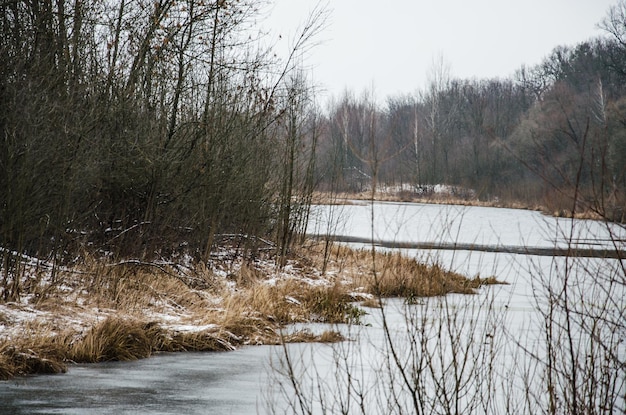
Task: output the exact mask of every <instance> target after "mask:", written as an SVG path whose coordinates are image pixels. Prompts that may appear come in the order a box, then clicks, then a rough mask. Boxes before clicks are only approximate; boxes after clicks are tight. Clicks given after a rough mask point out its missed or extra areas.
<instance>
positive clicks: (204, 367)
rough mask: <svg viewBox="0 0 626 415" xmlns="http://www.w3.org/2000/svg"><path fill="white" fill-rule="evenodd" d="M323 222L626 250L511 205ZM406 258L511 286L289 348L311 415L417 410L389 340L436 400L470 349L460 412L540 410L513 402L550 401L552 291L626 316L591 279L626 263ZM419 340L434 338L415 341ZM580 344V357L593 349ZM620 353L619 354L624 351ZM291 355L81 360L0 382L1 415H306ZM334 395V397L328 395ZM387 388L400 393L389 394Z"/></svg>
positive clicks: (445, 255)
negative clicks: (556, 288)
mask: <svg viewBox="0 0 626 415" xmlns="http://www.w3.org/2000/svg"><path fill="white" fill-rule="evenodd" d="M372 209H373V210H372ZM313 213H314V214H313V216H312V217H311V221H310V226H309V232H310V233H314V234H332V235H346V236H353V237H358V238H372V237H373V238H374V239H375V240H387V241H402V242H433V241H434V242H445V243H455V242H456V243H474V244H481V245H494V246H497V245H506V246H532V247H544V248H545V247H555V246H558V247H567V246H568V244H574V245H576V246H585V247H593V248H595V247H603V248H606V247H611V246H613V247H615V246H614V245H613V244H614V243H616V244H618V245H619V246H618V248H619V249H624V242H623V241H624V240H625V239H626V233H625V232H624V230H623V228H620V227H617V226H610V227H608V226H606V225H604V224H602V223H600V222H595V221H571V220H566V219H555V218H551V217H546V216H543V215H541V214H540V213H537V212H533V211H524V210H512V209H495V208H482V207H460V206H446V205H423V204H397V203H375V204H374V205H369V204H367V203H362V202H356V203H355V204H353V205H342V206H318V207H315V208H314V211H313ZM372 219H373V221H372ZM612 241H613V242H612ZM615 241H617V242H615ZM403 251H404V252H405V253H406V254H407V255H412V256H416V257H418V258H420V259H422V260H425V261H430V262H437V263H440V264H442V265H444V266H445V267H446V268H449V269H452V270H455V271H458V272H461V273H463V274H465V275H467V276H470V277H473V276H475V275H480V276H482V277H487V276H490V275H495V276H497V277H498V279H500V280H502V281H505V282H507V283H508V284H507V285H497V286H491V287H485V288H483V289H481V291H480V293H479V294H478V295H477V296H463V295H451V296H447V297H446V298H445V299H441V298H439V299H431V300H424V301H421V302H418V303H417V304H414V305H406V304H404V303H403V302H402V301H400V300H389V301H388V302H387V306H386V308H385V314H384V317H385V319H384V320H383V316H382V315H381V314H380V312H379V311H377V310H371V313H370V315H369V316H368V317H367V319H368V320H367V322H368V323H369V325H367V326H359V327H345V326H342V327H339V329H340V330H342V331H344V332H345V333H346V334H347V335H348V336H349V337H350V338H352V339H353V341H351V342H344V343H341V344H339V345H335V346H329V345H289V346H288V347H287V351H288V352H289V356H291V357H292V358H293V359H292V360H293V362H295V363H294V365H293V366H294V367H293V368H292V369H293V370H294V374H295V375H296V377H297V381H298V382H297V383H296V384H295V387H296V388H297V387H298V385H299V386H300V387H302V388H303V390H302V391H301V395H302V396H303V397H304V405H305V406H306V404H307V399H310V402H309V405H310V408H311V409H312V411H313V412H314V413H319V412H321V410H322V407H325V408H326V409H330V411H329V412H331V413H335V412H341V411H344V412H348V413H361V412H362V411H361V410H360V409H359V402H358V399H356V396H367V398H364V399H366V401H367V402H366V404H367V411H366V413H381V414H382V413H389V412H387V410H388V409H389V408H386V409H385V407H384V405H383V406H381V404H382V403H383V402H385V401H386V400H388V399H390V398H394V399H396V401H397V404H398V406H403V407H404V412H405V413H406V411H409V413H410V412H411V411H410V410H409V409H410V408H411V402H408V401H405V400H407V399H408V400H409V401H410V399H409V398H408V396H409V395H411V394H410V393H409V394H407V393H406V385H405V384H404V383H403V381H402V370H400V371H398V368H397V367H395V366H396V365H395V364H394V362H391V361H390V360H389V347H390V344H391V346H395V347H396V348H397V350H398V353H399V356H400V360H401V361H403V362H404V363H405V364H406V365H407V367H413V369H414V370H413V375H415V374H416V373H424V375H423V376H422V375H420V376H421V377H419V378H416V379H415V385H416V386H419V387H420V388H423V391H424V395H426V394H427V393H426V391H428V394H432V395H433V396H435V395H436V394H437V393H443V394H444V395H446V396H447V394H448V392H446V390H447V389H446V388H445V387H444V388H443V389H442V390H443V392H437V391H438V390H439V389H437V388H441V387H442V386H441V385H438V384H437V382H436V374H437V373H439V374H440V375H443V376H448V375H450V372H448V370H450V367H452V366H451V365H452V360H451V356H455V355H456V354H457V353H459V352H460V351H463V352H464V353H465V356H466V357H467V358H468V359H467V360H468V361H470V358H471V364H468V365H466V366H465V367H464V368H463V370H462V371H458V370H455V371H454V373H455V374H456V375H455V376H452V377H453V378H454V379H453V381H450V380H449V379H448V380H447V381H446V382H448V383H449V382H452V383H454V382H456V384H457V385H460V384H462V385H464V386H463V388H462V390H461V391H458V392H459V393H462V396H461V394H459V393H457V395H454V393H452V392H450V393H451V395H450V397H451V398H454V397H455V396H456V399H457V404H461V405H463V406H462V408H465V409H468V408H469V409H468V410H465V411H463V412H464V413H470V412H474V413H486V412H488V413H507V412H508V413H524V412H526V413H531V411H532V410H533V409H537V408H538V407H541V406H542V405H546V404H547V401H546V399H547V398H546V397H545V396H543V397H542V396H537V397H534V398H533V399H535V402H534V404H533V403H532V402H531V403H526V404H523V403H522V404H519V405H518V406H513V405H512V404H513V403H514V400H515V399H517V398H516V396H519V391H520V390H526V391H528V390H529V387H530V386H532V383H537V390H533V391H532V392H533V393H536V394H539V395H540V394H541V387H540V386H541V385H540V382H532V381H529V379H528V377H529V376H530V374H531V373H534V376H538V377H540V376H541V369H542V364H541V359H539V361H537V359H533V358H530V357H529V353H535V354H541V353H545V350H546V347H545V346H544V345H543V344H542V342H541V336H542V335H543V334H545V333H544V332H543V328H544V327H545V324H544V323H545V321H544V320H545V319H543V317H544V316H545V313H543V310H544V309H545V308H544V307H546V306H547V305H548V302H547V298H548V297H546V296H545V295H544V294H543V291H545V290H548V291H550V290H551V287H552V285H551V284H556V283H558V282H559V281H561V278H562V275H566V276H569V277H567V278H569V280H568V281H570V280H571V282H572V283H575V285H572V290H575V292H574V293H575V295H576V298H577V301H578V303H577V304H574V305H573V307H574V308H576V307H592V306H594V304H608V309H607V310H605V314H604V317H603V318H605V319H606V318H608V317H607V316H609V317H610V316H611V315H613V314H617V316H618V317H616V318H619V317H620V315H623V313H624V309H625V308H626V307H625V305H626V293H625V292H624V282H623V281H622V282H621V283H619V284H617V285H616V288H615V287H613V288H611V289H610V290H609V289H600V290H599V289H598V285H597V280H595V279H594V280H590V279H589V278H587V277H588V276H589V275H593V276H594V277H597V278H601V279H604V278H606V279H607V281H608V280H611V279H612V280H615V279H616V277H621V278H623V265H624V264H623V263H620V261H619V260H612V259H601V258H577V259H575V260H574V259H571V258H552V257H540V256H532V255H519V254H511V253H493V252H472V251H460V250H457V251H451V250H415V249H405V250H403ZM566 282H567V281H566ZM550 292H551V291H550ZM588 304H592V305H591V306H588ZM594 307H595V306H594ZM605 308H606V307H605ZM585 310H588V309H587V308H585ZM589 310H591V309H589ZM611 313H613V314H611ZM620 313H622V314H620ZM554 315H555V316H557V317H556V318H555V319H554V321H557V320H558V318H560V317H558V313H555V314H554ZM611 318H613V317H611ZM442 320H446V321H448V322H449V321H453V322H454V324H453V328H454V327H456V328H455V329H454V330H452V332H449V333H448V334H447V336H448V337H447V338H445V337H444V338H441V333H442V332H445V331H446V330H444V328H445V327H444V326H441V325H438V324H439V322H441V321H442ZM476 322H480V324H476ZM418 323H419V324H418ZM571 323H574V324H579V323H580V321H572V322H571ZM384 325H387V327H388V330H387V331H388V332H391V333H393V337H392V338H387V337H386V335H385V331H384V330H383V326H384ZM581 327H582V326H581ZM313 328H314V329H318V328H319V329H320V330H321V329H323V328H322V327H317V326H314V327H313ZM622 328H623V327H622ZM455 330H456V331H455ZM448 331H450V330H449V327H448ZM554 333H555V334H558V335H559V336H561V335H563V332H562V330H561V331H558V332H557V331H556V329H555V332H554ZM570 333H574V337H575V339H574V340H575V341H577V342H578V343H579V344H582V343H584V340H585V339H584V335H583V334H580V333H579V332H578V331H576V330H570ZM418 338H420V339H421V338H424V339H427V340H423V341H422V340H420V341H419V342H415V341H414V339H418ZM454 338H457V339H471V340H472V343H468V342H467V340H461V341H459V342H458V344H457V343H456V342H455V340H454ZM562 340H563V341H565V340H566V339H565V338H564V339H562ZM570 340H571V336H570ZM470 345H471V347H470ZM455 347H459V349H458V350H457V349H455ZM580 347H582V349H581V350H582V352H581V353H584V352H585V350H586V349H585V347H586V346H585V345H584V344H582V345H581V346H580ZM420 348H421V349H420ZM416 349H419V350H421V352H420V353H421V354H419V356H423V355H429V358H428V359H426V360H424V359H422V358H419V359H418V358H416V356H418V355H414V353H416ZM522 349H524V350H526V351H522ZM614 353H617V354H618V355H619V356H620V357H621V358H623V357H624V347H623V345H622V346H619V347H617V348H616V349H615V350H614ZM284 356H285V353H284V351H283V350H282V348H280V347H248V348H243V349H241V350H238V351H235V352H228V353H204V354H202V353H190V354H187V353H183V354H163V355H158V356H155V357H153V358H150V359H146V360H140V361H136V362H130V363H128V362H125V363H106V364H96V365H75V366H71V367H70V368H69V372H68V373H67V374H64V375H59V376H36V377H29V378H22V379H16V380H12V381H6V382H0V414H27V413H28V414H36V413H39V414H61V413H62V414H74V413H76V414H78V413H80V414H101V413H102V414H104V413H118V414H133V413H150V414H182V413H184V414H201V413H202V414H205V413H220V414H251V413H272V412H275V413H292V412H297V411H296V409H298V408H300V406H299V405H301V404H302V403H301V402H300V403H298V404H297V405H296V407H295V408H291V407H289V404H290V399H291V398H292V395H293V388H294V384H293V383H290V382H289V379H288V377H285V376H282V375H281V374H280V370H281V369H284V365H283V363H284ZM576 358H578V356H576ZM416 361H419V362H417V363H416ZM281 362H282V363H281ZM416 365H417V366H416ZM420 365H422V366H420ZM272 368H273V369H272ZM352 371H354V373H350V372H352ZM533 371H534V372H533ZM348 373H350V376H347V374H348ZM428 373H430V375H427V374H428ZM616 375H617V376H621V377H622V380H621V383H620V382H615V383H616V384H617V388H618V392H619V393H621V396H622V397H623V396H624V394H625V393H626V387H625V385H624V381H625V380H624V379H623V378H624V370H623V369H622V371H621V372H619V373H616ZM524 376H526V379H525V378H524ZM488 378H492V379H495V380H497V382H498V384H497V385H496V384H495V383H490V382H491V381H487V379H488ZM531 380H532V379H531ZM613 380H615V379H613ZM618 380H619V379H618ZM494 382H495V381H494ZM529 383H530V384H531V385H530V386H529V385H528V384H529ZM391 386H393V388H392V387H391ZM281 388H282V391H281ZM316 390H317V392H316ZM324 391H326V392H327V393H326V394H323V393H322V392H324ZM350 391H352V392H350ZM390 391H395V392H393V393H396V392H397V394H398V396H395V395H393V394H392V395H389V394H390V393H392V392H390ZM496 391H497V392H496ZM361 392H362V393H361ZM365 392H367V393H365ZM491 393H493V394H494V395H496V396H495V397H494V398H493V399H489V400H488V399H486V398H480V396H481V395H482V396H491V395H490V394H491ZM318 395H319V396H318ZM324 396H325V397H324ZM394 396H395V397H394ZM437 396H439V395H437ZM363 402H365V401H363ZM363 402H361V404H363ZM292 403H293V402H292ZM604 404H605V405H611V406H609V408H610V409H611V411H609V412H606V411H605V413H611V412H612V410H613V409H618V410H617V411H615V412H613V413H622V412H623V411H624V409H623V398H622V400H619V401H617V402H613V401H611V402H605V403H604ZM294 405H295V404H294ZM346 405H347V407H346ZM424 405H425V406H424V408H425V409H424V411H425V413H429V412H431V411H433V412H434V411H435V410H436V409H437V408H439V407H440V406H442V405H443V406H445V405H447V404H446V403H445V402H443V401H442V402H439V403H434V404H432V405H434V406H428V405H431V403H428V402H426V403H424ZM436 405H439V406H436ZM533 405H534V406H533ZM615 405H619V406H620V407H618V408H615ZM346 408H348V410H346ZM426 409H429V412H426Z"/></svg>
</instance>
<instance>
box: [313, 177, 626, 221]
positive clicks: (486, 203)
mask: <svg viewBox="0 0 626 415" xmlns="http://www.w3.org/2000/svg"><path fill="white" fill-rule="evenodd" d="M433 189H434V190H430V191H426V192H421V193H420V192H415V191H407V190H402V189H400V190H399V189H397V188H395V187H391V188H385V187H383V188H382V189H378V190H377V191H376V194H375V195H374V199H373V200H374V201H377V202H398V203H424V204H433V205H458V206H476V207H493V208H503V209H520V210H533V211H537V212H541V213H543V214H544V215H548V216H553V217H557V218H575V219H591V220H609V221H614V222H618V223H624V222H625V221H626V217H624V214H623V210H619V209H618V210H616V211H615V212H613V213H607V216H608V217H606V218H605V217H603V216H602V215H601V214H599V213H598V212H597V211H595V210H594V209H592V208H581V210H580V211H577V212H574V213H573V212H572V211H571V210H568V209H565V208H555V207H549V206H547V205H545V204H540V203H524V202H521V201H514V200H502V199H499V198H494V199H489V200H480V199H478V198H477V197H476V195H475V193H474V192H473V191H471V190H467V189H457V188H455V187H453V186H439V187H436V186H433ZM353 200H361V201H368V200H372V193H371V191H369V190H364V191H362V192H340V193H331V192H316V193H315V194H314V195H313V201H314V203H316V204H349V203H352V202H351V201H353Z"/></svg>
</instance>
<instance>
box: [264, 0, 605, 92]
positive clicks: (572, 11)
mask: <svg viewBox="0 0 626 415" xmlns="http://www.w3.org/2000/svg"><path fill="white" fill-rule="evenodd" d="M616 1H617V0H524V1H520V0H385V1H381V0H377V1H374V0H335V1H323V2H322V4H326V5H327V9H328V12H329V19H328V23H327V27H326V29H325V30H324V31H323V32H322V33H321V34H320V36H319V37H318V40H319V41H321V43H320V44H319V45H318V46H317V47H316V48H315V49H314V50H313V51H312V52H311V53H310V54H309V56H308V58H307V61H306V64H308V65H309V66H310V67H311V71H310V73H311V74H312V77H313V78H314V80H315V82H316V83H317V84H318V85H319V86H320V87H321V88H322V89H323V90H325V91H326V94H325V95H326V97H327V96H328V95H331V94H332V95H335V96H338V95H340V94H341V93H342V91H343V90H344V89H346V88H348V89H349V90H352V91H353V92H356V93H360V92H362V91H364V90H371V89H372V88H373V90H374V92H375V94H376V95H377V97H378V98H379V99H384V98H385V97H387V96H389V95H397V94H401V93H413V92H415V91H417V90H418V89H422V88H424V87H425V86H426V83H427V79H428V72H429V71H430V70H431V69H432V68H433V60H437V59H439V57H442V58H443V61H444V62H445V63H446V64H447V65H448V66H449V69H450V74H451V76H453V77H457V78H463V79H467V78H479V79H482V78H490V77H508V76H510V75H512V74H513V73H514V72H515V70H516V69H518V68H520V66H521V65H522V64H526V65H530V66H532V65H535V64H537V63H540V62H541V60H542V58H544V57H545V56H547V55H548V54H549V53H550V52H551V51H552V49H553V48H554V47H556V46H559V45H571V46H573V45H576V44H577V43H579V42H581V41H584V40H587V39H589V38H592V37H596V36H598V35H601V34H602V31H601V30H599V29H598V28H597V24H598V23H599V22H600V21H601V20H602V18H603V17H604V16H605V15H606V12H607V10H608V8H609V7H610V6H611V5H613V4H615V3H616ZM273 3H274V5H273V6H272V8H271V12H270V15H269V17H268V20H267V24H268V25H270V26H271V28H272V32H273V33H280V34H281V35H282V36H283V39H290V38H292V37H293V34H294V32H295V29H296V27H297V26H298V25H299V24H301V23H302V22H303V21H304V20H305V19H306V17H307V15H308V13H309V11H310V10H311V9H313V7H314V6H315V5H316V4H318V3H319V1H318V0H274V2H273ZM285 42H286V41H285ZM279 46H282V47H283V48H285V47H286V45H284V44H283V45H279ZM322 97H324V95H322Z"/></svg>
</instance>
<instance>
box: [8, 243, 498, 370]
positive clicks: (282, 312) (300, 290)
mask: <svg viewBox="0 0 626 415" xmlns="http://www.w3.org/2000/svg"><path fill="white" fill-rule="evenodd" d="M322 252H323V246H322V244H321V243H316V244H313V245H311V246H308V247H306V248H303V250H302V251H301V252H297V253H294V257H293V258H292V259H291V260H290V269H291V273H284V272H282V271H280V270H277V269H276V268H274V267H272V266H271V262H270V261H267V262H264V263H253V262H247V263H246V262H244V263H242V264H241V265H240V266H239V267H232V266H229V268H228V270H229V271H228V273H226V274H225V273H222V274H221V275H217V274H215V273H214V272H213V271H211V270H210V269H208V268H207V267H206V266H204V265H199V266H197V267H196V268H195V269H186V272H185V273H181V272H179V270H178V269H176V268H175V267H174V266H166V265H158V266H155V265H154V264H140V263H136V262H128V263H116V264H110V263H106V262H103V261H101V260H96V259H93V258H88V259H87V260H85V261H84V262H83V263H82V264H81V265H80V266H78V267H77V268H76V269H75V270H67V271H65V272H64V273H63V274H59V275H58V276H57V279H56V280H55V281H54V282H53V283H49V284H48V285H47V286H46V285H44V283H43V279H42V282H41V283H40V285H39V286H36V285H33V287H32V292H33V293H37V295H32V297H31V298H32V299H33V300H31V301H30V304H29V305H15V306H11V307H17V311H20V312H22V311H27V312H29V313H31V312H35V314H34V315H35V316H36V318H33V319H31V320H28V321H26V320H23V321H20V322H19V324H20V327H19V330H17V329H12V331H11V333H12V335H6V334H5V335H4V336H3V337H0V379H7V378H10V377H13V376H20V375H26V374H30V373H60V372H64V371H65V370H66V367H67V366H66V365H67V364H68V363H70V362H101V361H110V360H134V359H140V358H145V357H149V356H151V355H152V354H154V353H156V352H159V351H218V350H220V351H221V350H232V349H234V348H236V347H237V346H240V345H246V344H250V345H254V344H280V343H281V342H285V341H288V342H304V341H306V342H313V341H315V342H336V341H342V340H343V338H342V337H341V335H339V334H338V333H336V332H326V333H323V334H321V335H313V334H311V333H308V332H300V333H294V334H291V335H289V336H285V337H283V336H282V335H281V327H284V326H285V325H287V324H292V323H297V322H322V323H355V324H358V323H359V322H360V319H361V317H362V316H363V315H364V314H365V311H364V310H363V308H362V307H368V306H369V307H378V306H380V302H379V298H380V297H394V296H400V297H405V298H407V299H414V298H417V297H421V296H434V295H444V294H446V293H451V292H454V293H472V292H474V290H475V289H476V288H478V287H480V286H481V285H483V284H485V283H494V282H496V281H495V279H492V280H483V279H480V278H475V279H470V280H468V279H466V278H465V277H463V276H462V275H459V274H456V273H452V272H449V271H446V270H444V269H443V268H441V267H439V266H426V265H424V264H420V263H418V262H416V261H415V260H412V259H409V258H406V257H404V256H401V255H399V254H382V253H379V254H377V255H376V262H375V263H374V262H373V261H372V255H371V252H370V251H367V250H352V249H348V248H346V247H342V246H339V245H337V246H334V247H333V250H332V252H331V258H330V262H329V267H328V268H327V275H325V276H320V274H319V272H318V271H317V269H319V267H318V265H319V264H320V263H321V262H322V260H323V259H322ZM268 264H270V265H268ZM231 265H232V264H231ZM374 265H375V267H374ZM364 299H365V301H364ZM359 302H361V306H359V305H358V304H359ZM7 307H8V306H7ZM7 307H5V308H4V310H5V312H2V313H0V324H4V325H5V326H7V327H11V325H12V324H14V323H15V322H14V321H13V320H12V317H11V307H8V308H7ZM5 313H6V315H5ZM164 316H166V317H167V318H164ZM168 321H173V322H174V323H168Z"/></svg>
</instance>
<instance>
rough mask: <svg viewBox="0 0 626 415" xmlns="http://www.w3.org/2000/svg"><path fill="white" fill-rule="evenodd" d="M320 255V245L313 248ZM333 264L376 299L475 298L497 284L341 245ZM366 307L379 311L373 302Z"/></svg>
mask: <svg viewBox="0 0 626 415" xmlns="http://www.w3.org/2000/svg"><path fill="white" fill-rule="evenodd" d="M311 249H312V250H314V251H320V250H321V249H322V248H321V243H319V244H316V245H314V246H312V247H311ZM331 255H332V259H331V262H332V263H333V264H334V266H335V268H337V269H339V270H340V271H341V274H342V275H344V277H345V278H346V279H349V280H351V281H352V286H353V287H352V289H359V288H360V289H362V290H364V291H365V292H367V293H369V294H372V295H374V298H377V297H403V298H407V299H413V298H417V297H432V296H440V295H446V294H449V293H460V294H473V293H474V292H475V290H476V289H477V288H479V287H481V286H483V285H487V284H498V283H499V282H498V281H497V280H496V278H495V277H489V278H480V277H475V278H472V279H468V278H467V277H465V276H463V275H461V274H458V273H455V272H451V271H448V270H446V269H444V268H443V267H441V266H439V265H437V264H435V265H428V264H424V263H421V262H418V261H417V260H415V259H413V258H409V257H406V256H404V255H401V254H399V253H381V252H377V253H376V255H375V257H373V256H372V251H371V250H353V249H350V248H347V247H345V246H342V245H335V246H333V248H332V253H331ZM366 304H368V305H369V306H374V307H378V306H379V304H378V301H377V300H375V299H373V300H370V301H368V302H367V303H366Z"/></svg>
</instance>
